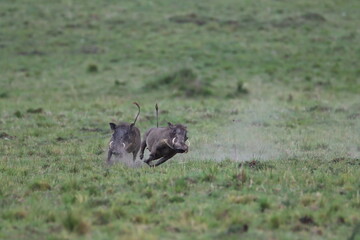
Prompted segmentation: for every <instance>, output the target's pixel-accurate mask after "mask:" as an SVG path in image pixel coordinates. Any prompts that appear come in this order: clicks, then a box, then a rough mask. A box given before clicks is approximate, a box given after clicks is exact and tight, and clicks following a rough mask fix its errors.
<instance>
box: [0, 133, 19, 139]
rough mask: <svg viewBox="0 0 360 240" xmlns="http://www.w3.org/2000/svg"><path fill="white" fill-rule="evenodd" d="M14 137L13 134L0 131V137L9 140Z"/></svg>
mask: <svg viewBox="0 0 360 240" xmlns="http://www.w3.org/2000/svg"><path fill="white" fill-rule="evenodd" d="M14 138H16V137H15V136H10V135H9V134H7V133H6V132H0V139H5V140H10V139H14Z"/></svg>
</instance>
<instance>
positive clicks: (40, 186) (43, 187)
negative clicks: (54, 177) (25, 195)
mask: <svg viewBox="0 0 360 240" xmlns="http://www.w3.org/2000/svg"><path fill="white" fill-rule="evenodd" d="M30 189H31V190H33V191H47V190H51V186H50V184H49V183H47V182H45V181H38V182H34V183H32V184H31V185H30Z"/></svg>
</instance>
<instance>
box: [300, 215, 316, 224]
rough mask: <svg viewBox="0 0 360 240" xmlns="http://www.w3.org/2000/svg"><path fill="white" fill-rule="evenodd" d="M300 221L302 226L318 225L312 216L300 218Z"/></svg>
mask: <svg viewBox="0 0 360 240" xmlns="http://www.w3.org/2000/svg"><path fill="white" fill-rule="evenodd" d="M299 221H300V222H301V223H302V224H307V225H316V223H315V222H314V219H313V218H312V217H311V216H303V217H301V218H299Z"/></svg>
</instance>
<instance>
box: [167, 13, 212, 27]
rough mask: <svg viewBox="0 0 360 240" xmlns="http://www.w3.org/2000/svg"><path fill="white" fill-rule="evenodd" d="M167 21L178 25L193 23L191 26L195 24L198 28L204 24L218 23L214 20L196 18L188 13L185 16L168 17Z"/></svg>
mask: <svg viewBox="0 0 360 240" xmlns="http://www.w3.org/2000/svg"><path fill="white" fill-rule="evenodd" d="M169 21H170V22H175V23H179V24H183V23H193V24H196V25H198V26H202V25H205V24H207V23H209V22H214V21H218V20H217V19H216V18H212V17H204V16H198V15H197V14H195V13H190V14H186V15H180V16H173V17H170V18H169Z"/></svg>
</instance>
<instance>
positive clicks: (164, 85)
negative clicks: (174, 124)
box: [144, 68, 213, 97]
mask: <svg viewBox="0 0 360 240" xmlns="http://www.w3.org/2000/svg"><path fill="white" fill-rule="evenodd" d="M151 89H167V91H171V92H173V93H174V94H176V95H181V96H183V95H185V96H187V97H197V96H209V95H213V90H212V85H211V83H210V82H208V81H203V80H202V79H200V78H199V77H198V76H197V74H196V73H195V72H194V71H193V70H192V69H189V68H182V69H180V70H178V71H174V72H172V73H169V74H166V75H164V76H161V77H160V78H158V79H155V80H154V81H151V82H149V83H147V84H146V85H145V88H144V90H146V91H149V90H151ZM170 89H171V90H170Z"/></svg>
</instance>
